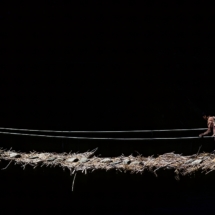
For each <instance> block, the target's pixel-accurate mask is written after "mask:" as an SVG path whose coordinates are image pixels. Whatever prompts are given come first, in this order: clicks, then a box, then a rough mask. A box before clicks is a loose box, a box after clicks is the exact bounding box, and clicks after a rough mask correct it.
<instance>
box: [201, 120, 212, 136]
mask: <svg viewBox="0 0 215 215" xmlns="http://www.w3.org/2000/svg"><path fill="white" fill-rule="evenodd" d="M209 133H211V123H210V124H208V129H207V131H205V132H204V133H202V134H200V135H199V136H200V137H202V136H205V135H207V134H209Z"/></svg>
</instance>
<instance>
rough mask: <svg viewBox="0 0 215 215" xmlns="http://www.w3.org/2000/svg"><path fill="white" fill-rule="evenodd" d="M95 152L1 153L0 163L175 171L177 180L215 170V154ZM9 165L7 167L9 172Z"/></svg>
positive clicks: (89, 169)
mask: <svg viewBox="0 0 215 215" xmlns="http://www.w3.org/2000/svg"><path fill="white" fill-rule="evenodd" d="M94 153H95V150H94V151H91V152H86V153H61V154H57V153H38V152H31V153H20V152H14V151H11V150H9V151H7V150H0V161H1V160H6V161H9V164H10V163H11V162H14V164H18V165H21V167H23V169H25V167H26V165H31V166H32V167H34V168H36V167H37V166H52V167H55V166H59V167H61V168H63V169H69V170H70V173H71V174H74V173H75V172H82V173H85V174H87V172H92V171H94V170H106V171H107V170H116V171H120V172H130V173H140V174H142V173H143V172H144V171H150V172H153V173H154V174H155V175H156V176H157V173H156V172H157V170H159V169H173V170H174V172H175V174H176V179H179V175H187V174H192V173H194V172H196V171H202V172H203V173H205V174H208V173H209V172H211V171H213V170H215V155H214V154H210V153H201V154H194V155H191V156H182V155H179V154H174V153H166V154H163V155H160V156H158V157H156V158H155V157H153V156H152V157H143V156H141V155H139V156H136V157H134V156H132V155H130V156H127V157H126V156H123V155H122V156H120V157H110V158H102V157H96V156H94ZM9 164H8V165H7V166H6V167H5V168H4V169H6V168H7V167H8V166H9Z"/></svg>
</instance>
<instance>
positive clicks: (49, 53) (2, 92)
mask: <svg viewBox="0 0 215 215" xmlns="http://www.w3.org/2000/svg"><path fill="white" fill-rule="evenodd" d="M1 8H2V9H3V10H2V11H1V13H0V20H1V23H2V25H1V35H0V37H1V43H0V45H1V61H0V71H1V78H0V99H1V106H0V121H1V123H0V124H1V127H19V128H36V129H58V130H127V129H166V128H195V127H204V126H206V122H204V121H203V120H202V117H201V114H202V112H203V111H205V112H208V113H209V114H215V113H214V111H215V110H214V103H215V102H214V89H213V87H214V86H213V83H214V77H213V73H214V53H215V52H214V48H215V47H214V30H213V29H214V21H213V19H214V12H213V8H212V7H211V5H207V4H206V3H204V4H202V3H200V2H195V4H194V3H193V4H188V3H183V2H178V3H176V2H175V3H168V4H165V3H161V2H151V3H149V2H148V1H145V2H144V3H141V4H136V3H135V2H132V1H117V2H110V1H103V2H99V3H98V2H97V3H95V2H89V3H86V2H84V1H82V2H79V3H77V2H76V3H67V2H56V3H54V2H52V1H49V2H48V1H47V2H46V3H44V4H38V3H32V2H29V3H25V4H24V3H23V4H22V3H17V2H15V3H11V4H8V5H5V4H3V3H1ZM138 135H139V134H138ZM167 135H170V134H167ZM171 135H172V134H171ZM181 135H182V134H180V136H181ZM183 135H184V134H183ZM186 135H188V136H189V134H186ZM193 135H198V133H195V134H193ZM198 141H199V140H198ZM1 142H2V143H1V146H3V147H4V148H10V147H11V146H12V145H13V146H14V145H15V144H16V146H15V147H14V148H15V149H19V150H30V149H31V146H32V149H37V147H38V148H39V149H40V150H42V149H43V150H47V151H57V150H63V148H60V149H59V148H57V147H56V145H57V144H58V142H56V143H55V142H54V140H53V142H52V140H48V141H47V140H44V139H43V140H39V139H36V140H35V139H34V138H32V139H31V138H29V139H26V138H18V137H17V138H11V137H9V136H4V135H1ZM52 143H53V146H52ZM184 143H185V142H184ZM36 144H38V146H37V147H35V145H36ZM59 144H62V140H60V141H59ZM78 144H80V145H78ZM90 144H92V143H85V147H86V148H90V149H91V148H93V147H94V145H90ZM100 144H101V145H102V144H103V143H100ZM105 144H106V147H107V148H108V146H109V145H108V144H112V145H110V146H109V149H108V150H109V151H111V147H115V148H117V149H118V150H119V148H120V147H121V149H122V150H121V151H123V150H127V153H128V152H129V147H131V146H129V144H126V145H124V146H123V145H120V147H117V144H118V143H116V142H114V143H107V142H106V143H105ZM130 144H135V143H130ZM144 144H145V143H144ZM147 144H148V145H145V150H146V151H147V152H146V153H145V154H147V155H151V154H156V153H158V151H159V152H163V153H164V152H169V151H170V150H172V148H175V147H176V152H178V153H185V154H186V153H188V154H189V153H190V152H191V151H192V150H191V151H189V150H190V147H191V146H190V143H188V144H187V148H188V147H189V150H187V149H186V145H185V144H184V145H183V144H181V143H178V144H175V143H174V147H173V145H172V146H170V143H168V144H167V145H168V147H166V145H165V144H166V143H157V145H154V144H149V143H147ZM159 144H160V145H159ZM163 144H164V145H165V146H164V145H163ZM207 144H209V145H208V148H207V147H206V148H205V150H206V151H210V150H211V151H212V149H213V142H212V141H211V142H210V143H207ZM158 145H159V150H158V149H157V148H158ZM182 145H183V146H182ZM199 145H201V143H199V142H198V144H196V146H195V148H194V149H195V150H194V151H195V152H196V151H197V149H198V147H199ZM79 146H80V148H81V147H82V145H81V143H77V144H75V145H74V149H75V150H78V148H79ZM162 146H164V147H162ZM70 147H71V148H72V145H70ZM71 148H70V149H71ZM131 148H132V147H131ZM55 149H57V150H55ZM67 149H68V148H67ZM72 149H73V148H72ZM132 149H133V148H132ZM161 149H162V150H161ZM203 149H204V147H203ZM112 151H113V153H112V155H114V148H113V150H112ZM143 151H144V150H143ZM150 153H151V154H150ZM1 164H2V162H1ZM2 165H3V164H2ZM4 165H6V164H4ZM4 165H3V166H4ZM46 171H47V172H48V173H46ZM55 171H57V170H54V169H52V170H46V169H44V171H42V170H41V171H39V172H36V173H34V172H33V170H29V172H27V173H25V172H22V171H21V170H20V169H16V168H14V167H11V169H8V170H6V171H5V173H1V180H2V181H1V182H2V184H3V185H4V186H3V188H2V191H1V192H4V196H5V197H4V198H3V200H2V205H4V208H8V205H12V206H14V207H18V208H20V210H24V209H26V210H27V209H29V208H33V203H32V202H35V204H36V206H35V207H36V208H37V209H35V210H36V211H48V210H51V211H52V212H56V211H58V210H59V212H61V211H62V210H65V211H68V209H70V207H71V208H74V211H77V212H78V211H79V209H80V211H82V210H83V207H84V205H87V207H86V211H87V210H88V209H89V208H91V209H89V210H88V211H91V213H92V211H93V209H92V208H93V206H92V205H95V204H96V208H97V209H98V208H100V210H97V212H99V213H104V211H103V210H105V209H104V208H105V207H103V206H100V207H99V205H104V202H107V205H112V206H110V207H108V208H109V209H108V210H107V211H110V213H117V214H120V213H132V211H133V209H134V208H135V202H136V201H137V202H138V204H139V205H143V207H146V208H148V209H147V210H145V211H144V210H143V211H142V210H141V207H140V206H139V207H136V208H137V209H136V213H138V214H141V213H146V214H150V213H158V212H159V211H158V212H156V210H160V207H159V206H156V205H157V204H158V202H160V201H161V200H162V201H164V199H167V200H168V201H170V200H171V203H170V204H164V209H163V210H164V211H165V214H168V213H169V214H173V213H176V212H177V213H179V211H181V210H182V211H183V213H190V211H191V212H193V211H195V213H196V214H197V213H199V214H201V211H202V210H206V209H207V211H208V212H209V211H213V203H212V202H213V201H212V200H214V195H213V193H214V190H213V183H212V181H213V179H214V175H212V174H211V175H210V176H209V177H205V178H204V177H202V176H201V177H200V176H196V177H194V178H192V179H188V178H185V179H184V180H182V181H180V182H176V181H175V179H174V177H173V175H171V174H170V175H168V174H167V176H168V177H167V176H166V177H164V178H162V177H161V178H160V179H159V178H158V179H157V178H156V180H155V179H152V178H151V177H150V176H149V175H145V176H138V177H137V178H138V179H137V178H135V177H136V176H135V177H134V178H132V177H133V176H125V175H124V176H115V173H113V174H112V173H111V174H112V175H111V174H110V175H105V174H102V173H98V174H97V175H93V176H92V178H94V179H95V178H96V177H100V178H99V180H98V179H97V180H96V179H95V181H96V182H97V183H95V181H94V180H93V179H92V181H94V182H92V183H89V184H88V185H87V186H86V184H85V183H84V182H83V183H81V180H80V181H79V182H77V183H80V184H79V186H78V185H77V188H76V189H77V191H76V192H77V194H76V195H77V196H74V198H76V201H74V202H75V204H74V203H73V201H72V202H71V201H70V200H71V198H73V197H71V195H72V194H71V192H70V182H71V181H70V179H71V178H69V179H68V177H69V176H68V173H62V172H60V173H59V174H58V175H57V176H56V180H54V181H53V182H52V183H50V178H53V176H52V175H53V174H54V175H55ZM32 174H33V175H32ZM56 174H57V173H56ZM61 174H62V175H63V176H61ZM18 175H19V176H18ZM16 177H19V179H16ZM64 177H66V178H67V179H65V178H64ZM130 177H131V178H130ZM153 177H154V176H153ZM65 180H69V182H68V183H66V182H65ZM83 180H87V179H83ZM102 180H103V181H105V185H101V184H100V183H101V181H102ZM123 180H124V181H125V182H124V183H122V184H123V185H124V187H123V185H121V187H120V182H121V181H123ZM132 180H134V183H132V182H131V181H132ZM171 180H173V181H171ZM15 181H16V183H15ZM29 181H31V183H30V182H29ZM77 181H78V179H77ZM170 181H171V182H170ZM18 182H20V183H18ZM64 182H65V183H64ZM115 182H116V184H115V185H114V183H115ZM143 182H144V183H147V189H145V186H143V184H144V183H143ZM58 183H59V184H63V186H64V187H63V188H62V189H61V187H60V186H59V185H58ZM117 183H118V184H117ZM11 184H13V185H11ZM90 184H93V187H94V188H95V189H92V188H91V186H92V185H90ZM107 184H109V185H110V187H109V190H108V189H105V187H106V186H107ZM134 184H135V186H134ZM163 184H165V188H166V189H163V187H164V186H163ZM202 184H206V185H204V186H205V187H204V189H203V188H202V187H201V186H202ZM42 185H43V186H42ZM82 185H83V187H84V188H85V189H84V188H82V189H81V187H82ZM111 185H113V186H111ZM52 186H53V187H52ZM196 186H197V188H196ZM7 187H10V188H11V189H10V191H8V190H7V189H6V188H7ZM55 187H57V189H54V188H55ZM199 187H201V188H199ZM12 188H13V189H12ZM124 189H125V190H126V189H128V190H130V191H129V192H131V193H132V194H131V193H127V194H125V193H126V191H123V192H122V190H124ZM196 189H197V190H198V191H199V193H198V192H197V191H196ZM29 190H30V191H29ZM31 190H33V191H32V192H31ZM78 190H80V192H78ZM98 190H100V193H99V194H98ZM175 190H177V192H179V191H180V194H178V193H177V192H175ZM205 190H207V191H205ZM194 191H195V192H194ZM29 192H30V194H29ZM46 192H47V194H46ZM197 193H198V195H197ZM208 193H210V195H209V194H208ZM40 194H41V195H42V197H41V195H40ZM97 195H100V196H101V198H100V197H97ZM126 195H127V196H126ZM148 195H149V196H150V195H151V197H146V196H148ZM196 195H197V196H199V197H198V198H199V199H200V200H199V201H200V202H202V205H201V204H199V202H198V200H196V198H195V197H196ZM46 196H47V198H46ZM51 196H52V197H53V198H54V199H55V200H53V199H52V198H50V197H51ZM61 196H64V198H65V199H64V200H65V201H63V200H62V199H61ZM133 196H135V198H133ZM143 196H145V197H143ZM155 196H157V197H155ZM185 196H187V198H188V199H190V201H191V203H190V204H191V205H195V206H192V207H190V208H189V209H187V207H188V205H189V204H188V203H186V202H185V199H186V198H185ZM91 197H92V198H91ZM103 198H104V202H103V203H101V202H102V200H101V199H103ZM124 198H125V199H126V200H125V201H124ZM208 198H211V199H212V200H211V201H209V200H208ZM31 201H32V202H31ZM41 201H42V202H43V203H42V204H41ZM25 202H26V203H25ZM44 202H47V204H46V203H44ZM56 202H59V207H58V206H57V204H55V203H56ZM77 202H78V203H77ZM118 202H119V205H122V207H121V206H119V207H117V203H118ZM173 202H174V203H173ZM176 202H179V204H176ZM172 204H175V206H174V207H173V209H171V208H172V207H171V206H170V205H172ZM51 205H53V207H51ZM123 205H126V206H125V207H123ZM46 206H47V207H46ZM57 208H58V210H57ZM62 208H63V209H62ZM119 208H120V209H119ZM121 208H122V209H121ZM152 208H155V209H153V210H155V212H153V210H152ZM156 208H157V209H156ZM202 208H203V209H202ZM52 209H53V210H52ZM200 209H202V210H200ZM5 210H6V209H5ZM14 210H15V209H14ZM134 211H135V210H134ZM134 211H133V212H134ZM163 213H164V212H163Z"/></svg>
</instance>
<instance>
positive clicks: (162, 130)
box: [0, 127, 206, 133]
mask: <svg viewBox="0 0 215 215" xmlns="http://www.w3.org/2000/svg"><path fill="white" fill-rule="evenodd" d="M205 129H206V128H190V129H161V130H127V131H126V130H125V131H57V130H36V129H20V128H3V127H0V130H10V131H30V132H44V133H45V132H46V133H146V132H164V131H200V130H205Z"/></svg>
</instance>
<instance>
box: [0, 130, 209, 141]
mask: <svg viewBox="0 0 215 215" xmlns="http://www.w3.org/2000/svg"><path fill="white" fill-rule="evenodd" d="M0 134H8V135H20V136H31V137H49V138H61V139H79V140H176V139H199V138H200V137H198V136H195V137H167V138H166V137H164V138H163V137H161V138H160V137H158V138H118V137H116V138H115V137H72V136H54V135H44V134H28V133H13V132H3V131H0ZM204 138H212V136H205V137H204Z"/></svg>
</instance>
